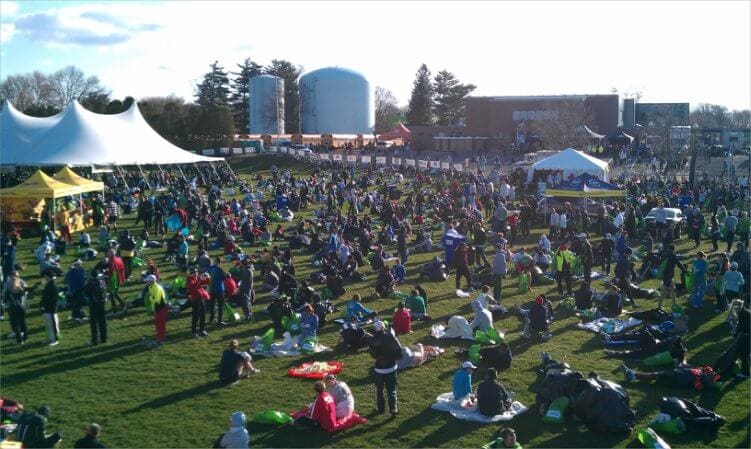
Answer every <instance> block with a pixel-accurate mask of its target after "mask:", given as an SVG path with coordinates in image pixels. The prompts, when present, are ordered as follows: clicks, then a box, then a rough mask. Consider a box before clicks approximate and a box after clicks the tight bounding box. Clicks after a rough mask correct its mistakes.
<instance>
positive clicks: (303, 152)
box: [297, 150, 307, 156]
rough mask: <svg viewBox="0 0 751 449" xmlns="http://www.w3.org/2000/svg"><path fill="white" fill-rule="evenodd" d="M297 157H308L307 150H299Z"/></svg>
mask: <svg viewBox="0 0 751 449" xmlns="http://www.w3.org/2000/svg"><path fill="white" fill-rule="evenodd" d="M297 155H298V156H306V155H307V153H306V152H305V150H297Z"/></svg>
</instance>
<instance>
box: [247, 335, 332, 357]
mask: <svg viewBox="0 0 751 449" xmlns="http://www.w3.org/2000/svg"><path fill="white" fill-rule="evenodd" d="M296 340H297V339H295V338H289V339H288V338H287V334H286V333H285V340H284V341H282V342H278V343H272V344H271V347H270V348H269V349H264V347H263V343H262V342H261V338H260V337H255V339H254V340H253V341H252V342H251V343H250V348H248V352H250V353H251V355H256V356H260V357H297V356H299V355H304V354H317V353H319V352H329V351H333V349H331V348H330V347H328V346H324V345H322V344H316V345H315V347H313V350H312V351H305V352H303V351H302V350H301V349H300V347H298V346H295V342H296Z"/></svg>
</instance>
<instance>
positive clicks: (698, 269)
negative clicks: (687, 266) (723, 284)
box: [691, 251, 709, 309]
mask: <svg viewBox="0 0 751 449" xmlns="http://www.w3.org/2000/svg"><path fill="white" fill-rule="evenodd" d="M692 265H693V271H694V289H693V291H692V292H691V306H693V307H695V308H697V309H698V308H701V306H703V305H704V296H705V295H706V293H707V270H708V269H709V262H707V255H706V254H704V251H699V252H698V253H696V260H694V262H693V264H692Z"/></svg>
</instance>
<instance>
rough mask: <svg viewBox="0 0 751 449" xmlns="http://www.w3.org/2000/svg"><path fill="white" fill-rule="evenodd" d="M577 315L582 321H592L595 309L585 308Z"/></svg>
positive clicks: (594, 316) (595, 315)
mask: <svg viewBox="0 0 751 449" xmlns="http://www.w3.org/2000/svg"><path fill="white" fill-rule="evenodd" d="M579 317H580V318H581V319H582V320H583V321H592V320H594V319H595V318H597V311H596V310H595V309H586V310H585V311H583V312H582V313H580V314H579Z"/></svg>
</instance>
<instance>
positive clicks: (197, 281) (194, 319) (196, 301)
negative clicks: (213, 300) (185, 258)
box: [185, 267, 209, 338]
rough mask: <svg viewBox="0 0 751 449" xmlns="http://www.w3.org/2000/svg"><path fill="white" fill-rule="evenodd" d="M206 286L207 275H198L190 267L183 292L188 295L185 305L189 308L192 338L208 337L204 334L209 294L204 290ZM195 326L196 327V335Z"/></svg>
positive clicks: (194, 268)
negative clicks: (197, 330)
mask: <svg viewBox="0 0 751 449" xmlns="http://www.w3.org/2000/svg"><path fill="white" fill-rule="evenodd" d="M207 285H209V277H208V275H205V274H204V275H199V274H198V269H197V268H196V267H190V275H189V276H188V279H187V281H186V283H185V290H186V291H187V293H188V302H187V304H189V305H190V307H191V317H190V332H191V334H193V338H198V337H208V336H209V333H208V332H206V301H208V300H209V292H208V290H206V289H205V288H204V287H205V286H207ZM187 304H186V305H187ZM196 325H198V329H199V332H198V333H196Z"/></svg>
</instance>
